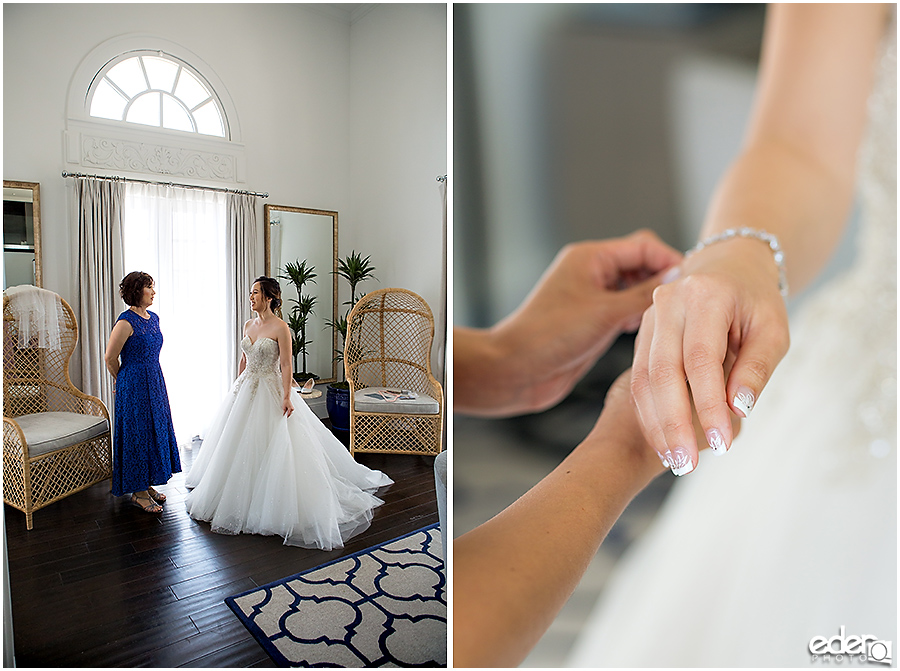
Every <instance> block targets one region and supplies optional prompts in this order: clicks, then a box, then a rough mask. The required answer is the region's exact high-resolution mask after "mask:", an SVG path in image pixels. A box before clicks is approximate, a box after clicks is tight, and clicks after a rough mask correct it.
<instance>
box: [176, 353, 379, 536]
mask: <svg viewBox="0 0 900 671" xmlns="http://www.w3.org/2000/svg"><path fill="white" fill-rule="evenodd" d="M241 349H242V350H243V352H244V354H245V356H246V368H245V369H244V371H243V373H241V374H240V375H239V376H238V378H237V380H236V381H235V383H234V385H233V386H232V389H231V393H230V394H229V395H228V396H227V397H226V399H225V401H224V402H223V403H222V406H221V408H220V409H219V411H218V413H217V415H216V418H215V419H214V420H213V422H212V424H211V426H210V429H209V430H208V432H207V436H206V438H205V439H204V441H203V444H202V447H201V448H200V451H199V454H198V455H197V457H196V461H195V462H194V465H193V467H192V468H191V470H190V472H189V473H188V475H187V478H186V484H187V486H188V488H190V489H191V490H192V491H191V492H190V493H189V494H188V496H187V498H186V506H187V510H188V513H189V514H190V516H191V517H193V518H194V519H197V520H204V521H208V522H210V524H211V527H212V530H213V531H215V532H218V533H223V534H239V533H253V534H264V535H278V536H281V537H282V538H284V543H285V545H297V546H301V547H309V548H320V549H323V550H331V549H333V548H340V547H343V545H344V543H345V542H346V541H347V539H349V538H350V537H351V536H354V535H356V534H358V533H360V532H362V531H364V530H365V529H366V528H367V527H368V526H369V524H370V523H371V520H372V514H373V509H374V508H376V507H377V506H379V505H381V503H382V501H381V500H380V499H379V498H377V497H376V496H374V495H373V494H372V492H374V491H375V490H377V489H378V488H379V487H383V486H385V485H389V484H392V482H393V481H392V480H391V479H390V478H389V477H387V476H386V475H385V474H384V473H381V472H380V471H374V470H371V469H369V468H366V467H365V466H363V465H362V464H359V463H357V462H356V461H354V459H353V457H351V456H350V453H349V452H348V451H347V448H346V447H344V445H343V444H341V442H340V441H339V440H338V439H337V438H335V437H334V436H333V435H332V434H331V432H330V431H329V430H328V429H327V428H326V427H325V425H324V424H323V423H322V422H321V420H319V418H318V417H316V415H315V414H314V413H313V412H312V410H310V409H309V407H307V405H306V402H305V401H303V399H301V398H299V395H298V394H297V392H296V391H295V392H292V403H293V406H294V412H293V414H292V415H291V416H290V417H285V416H284V415H283V414H282V411H281V402H282V381H281V373H280V371H279V363H278V362H279V355H278V343H277V341H275V340H272V339H271V338H259V339H258V340H257V341H256V342H252V341H251V340H250V338H247V337H245V338H244V339H243V340H242V341H241Z"/></svg>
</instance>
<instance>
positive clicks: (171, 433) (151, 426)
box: [112, 310, 181, 496]
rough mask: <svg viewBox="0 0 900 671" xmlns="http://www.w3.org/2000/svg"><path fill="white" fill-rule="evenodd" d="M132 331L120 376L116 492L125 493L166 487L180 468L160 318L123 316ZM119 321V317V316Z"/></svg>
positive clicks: (116, 434) (124, 313)
mask: <svg viewBox="0 0 900 671" xmlns="http://www.w3.org/2000/svg"><path fill="white" fill-rule="evenodd" d="M119 319H125V320H127V321H128V323H129V324H131V328H132V329H134V333H132V334H131V336H130V337H129V338H128V340H126V341H125V345H124V346H123V347H122V352H121V354H120V359H121V366H120V367H119V374H118V375H117V376H116V417H115V437H114V440H113V483H112V493H113V494H114V495H116V496H121V495H122V494H126V493H129V492H140V491H143V490H145V489H147V487H149V486H152V485H164V484H166V482H168V480H169V478H171V477H172V474H173V473H180V472H181V460H180V459H179V457H178V443H177V442H176V440H175V430H174V429H173V428H172V411H171V410H170V409H169V395H168V393H167V392H166V381H165V380H164V379H163V373H162V368H160V366H159V351H160V349H162V344H163V336H162V332H161V331H160V330H159V316H158V315H157V314H156V313H154V312H150V319H144V318H143V317H141V316H140V315H138V314H136V313H135V312H133V311H131V310H126V311H125V312H123V313H122V314H120V315H119ZM116 321H117V322H118V320H116Z"/></svg>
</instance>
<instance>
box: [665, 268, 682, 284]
mask: <svg viewBox="0 0 900 671" xmlns="http://www.w3.org/2000/svg"><path fill="white" fill-rule="evenodd" d="M679 277H681V267H680V266H672V267H671V268H669V270H667V271H666V274H665V275H663V276H662V279H661V280H660V283H661V284H668V283H669V282H674V281H675V280H677V279H678V278H679Z"/></svg>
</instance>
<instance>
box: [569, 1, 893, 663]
mask: <svg viewBox="0 0 900 671" xmlns="http://www.w3.org/2000/svg"><path fill="white" fill-rule="evenodd" d="M896 84H897V41H896V12H895V14H894V19H893V21H892V22H891V25H890V27H889V28H888V30H887V32H886V37H885V39H884V40H883V43H882V46H881V56H880V61H879V66H878V74H877V83H876V86H875V89H874V92H873V95H872V97H871V100H870V105H869V126H868V131H867V137H866V139H865V141H864V145H863V148H862V151H861V155H860V166H859V168H860V170H859V196H860V205H861V229H860V231H859V239H858V242H857V249H856V255H855V259H854V262H853V264H852V267H851V268H849V269H848V270H847V271H845V272H844V273H843V274H841V275H839V276H837V277H835V278H834V279H833V280H832V281H830V282H829V283H828V284H826V285H825V286H823V287H822V288H821V289H820V290H819V291H818V292H817V293H816V294H814V295H812V296H810V297H809V298H808V300H807V301H806V303H805V304H804V305H801V306H800V308H799V311H798V313H797V314H796V315H793V316H792V320H791V349H790V352H789V353H788V355H787V357H786V358H785V359H784V360H783V361H782V363H781V365H780V366H779V367H778V369H777V370H776V371H775V374H774V376H773V377H772V379H771V381H770V383H769V385H768V386H767V387H766V390H765V391H764V392H763V394H762V395H761V397H760V400H759V403H758V404H757V406H756V408H754V410H753V415H752V416H751V417H750V419H749V420H748V421H746V422H745V423H744V426H743V429H742V432H741V435H740V436H739V437H738V438H737V439H736V440H735V442H734V445H733V447H732V449H731V450H730V451H729V453H728V454H727V455H725V456H723V457H721V458H719V457H715V456H711V455H710V454H709V453H708V452H704V453H703V454H702V455H701V459H700V464H699V466H698V468H697V470H696V471H695V472H694V473H692V474H691V475H689V476H687V477H685V478H683V479H680V480H678V481H677V482H676V484H675V486H674V487H673V489H672V491H671V492H670V494H669V497H668V500H667V501H666V502H665V504H664V506H663V508H662V509H661V510H660V513H659V514H658V516H657V518H656V519H655V520H654V523H653V525H652V526H651V528H650V530H648V532H647V533H646V534H645V535H644V536H643V537H642V538H641V539H640V540H639V541H638V542H636V543H635V545H634V546H633V547H632V548H630V549H629V551H628V552H627V553H626V555H625V557H623V559H622V561H621V562H620V564H619V566H617V569H616V572H614V574H613V576H612V578H611V580H610V582H609V583H608V585H607V587H606V588H605V592H604V594H603V595H602V597H601V600H600V602H599V603H598V605H597V607H596V608H595V610H594V612H593V614H592V615H591V616H590V618H589V620H588V622H587V623H586V625H585V628H584V630H583V632H582V634H581V637H580V639H579V640H578V641H577V643H576V645H575V647H574V649H573V651H572V654H571V656H570V658H569V665H571V666H591V667H598V666H616V667H618V666H626V667H630V666H646V667H654V666H668V667H681V666H700V667H706V666H723V667H732V666H781V667H794V666H801V667H809V666H812V665H815V664H813V660H812V657H811V653H810V651H809V648H808V646H809V643H810V640H811V639H812V638H813V637H815V636H824V637H826V639H827V638H831V637H832V636H838V635H839V634H841V628H842V627H843V628H844V633H845V635H846V636H848V637H849V636H851V635H858V636H862V635H865V634H872V635H875V636H877V637H878V638H879V639H883V640H887V641H891V640H896V633H897V600H896V599H897V442H896V432H897V417H896V407H897V405H896V404H897V396H896V390H897V349H896V344H897V331H896V328H897V283H896V280H897V258H896V251H897V154H896V147H897V88H896ZM794 317H796V319H795V318H794ZM844 661H846V662H847V663H850V662H849V661H848V660H844ZM831 662H832V663H835V664H837V663H838V662H836V661H834V660H831ZM817 663H818V664H822V663H824V662H823V661H822V660H821V659H819V660H818V662H817ZM857 663H858V660H857V659H856V657H854V659H853V662H852V664H853V665H854V666H855V665H857Z"/></svg>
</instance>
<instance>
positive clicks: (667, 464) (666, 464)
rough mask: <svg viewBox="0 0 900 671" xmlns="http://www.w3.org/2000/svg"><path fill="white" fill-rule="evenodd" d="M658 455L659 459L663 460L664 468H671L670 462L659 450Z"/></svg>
mask: <svg viewBox="0 0 900 671" xmlns="http://www.w3.org/2000/svg"><path fill="white" fill-rule="evenodd" d="M656 456H657V457H659V460H660V461H661V462H662V465H663V468H669V462H668V460H667V459H666V458H665V457H664V456H663V455H662V454H660V453H659V452H657V453H656Z"/></svg>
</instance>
